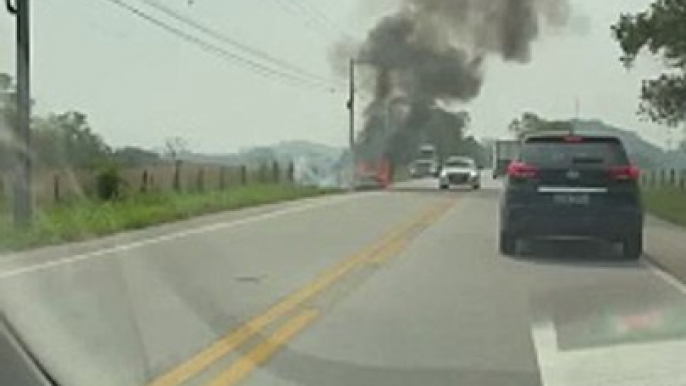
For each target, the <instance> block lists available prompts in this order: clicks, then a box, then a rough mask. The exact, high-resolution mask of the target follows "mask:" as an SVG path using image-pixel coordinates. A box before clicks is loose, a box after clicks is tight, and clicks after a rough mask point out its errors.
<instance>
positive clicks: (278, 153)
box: [181, 141, 343, 165]
mask: <svg viewBox="0 0 686 386" xmlns="http://www.w3.org/2000/svg"><path fill="white" fill-rule="evenodd" d="M342 154H343V150H342V149H340V148H337V147H334V146H328V145H324V144H320V143H315V142H309V141H287V142H281V143H278V144H276V145H272V146H260V147H251V148H246V149H241V150H240V151H239V152H238V153H231V154H202V153H192V152H186V153H183V154H182V155H181V158H182V159H184V160H186V161H191V162H198V163H210V164H219V165H241V164H247V165H255V164H262V163H266V162H273V161H278V162H282V163H288V162H295V161H296V160H300V159H307V160H312V161H313V162H317V161H319V160H322V161H323V160H326V161H327V162H330V161H331V160H338V159H339V158H340V157H341V155H342Z"/></svg>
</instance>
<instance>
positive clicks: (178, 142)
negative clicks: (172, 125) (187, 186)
mask: <svg viewBox="0 0 686 386" xmlns="http://www.w3.org/2000/svg"><path fill="white" fill-rule="evenodd" d="M165 146H166V148H167V154H168V155H169V158H171V159H172V161H174V181H173V185H174V190H176V191H177V192H180V191H181V164H182V162H183V161H181V159H180V158H179V156H180V154H181V153H182V152H185V151H186V150H187V148H188V142H186V140H185V139H183V138H181V137H173V138H169V139H167V141H166V142H165Z"/></svg>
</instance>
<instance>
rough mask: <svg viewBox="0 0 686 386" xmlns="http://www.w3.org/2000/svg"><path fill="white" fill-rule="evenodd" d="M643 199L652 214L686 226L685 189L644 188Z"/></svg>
mask: <svg viewBox="0 0 686 386" xmlns="http://www.w3.org/2000/svg"><path fill="white" fill-rule="evenodd" d="M643 200H644V202H645V205H646V208H647V209H648V211H650V212H651V213H652V214H653V215H655V216H657V217H659V218H661V219H663V220H666V221H669V222H671V223H674V224H677V225H681V226H686V190H680V189H676V188H660V189H644V191H643Z"/></svg>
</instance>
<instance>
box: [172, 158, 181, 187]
mask: <svg viewBox="0 0 686 386" xmlns="http://www.w3.org/2000/svg"><path fill="white" fill-rule="evenodd" d="M172 184H173V188H174V190H175V191H177V192H180V191H181V160H175V161H174V182H173V183H172Z"/></svg>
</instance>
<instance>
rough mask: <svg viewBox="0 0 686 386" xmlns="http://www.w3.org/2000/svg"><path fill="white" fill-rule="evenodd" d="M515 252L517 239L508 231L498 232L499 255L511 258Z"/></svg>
mask: <svg viewBox="0 0 686 386" xmlns="http://www.w3.org/2000/svg"><path fill="white" fill-rule="evenodd" d="M516 252H517V238H516V237H514V236H513V235H512V233H510V232H508V231H500V253H501V254H503V255H505V256H512V255H514V254H515V253H516Z"/></svg>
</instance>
